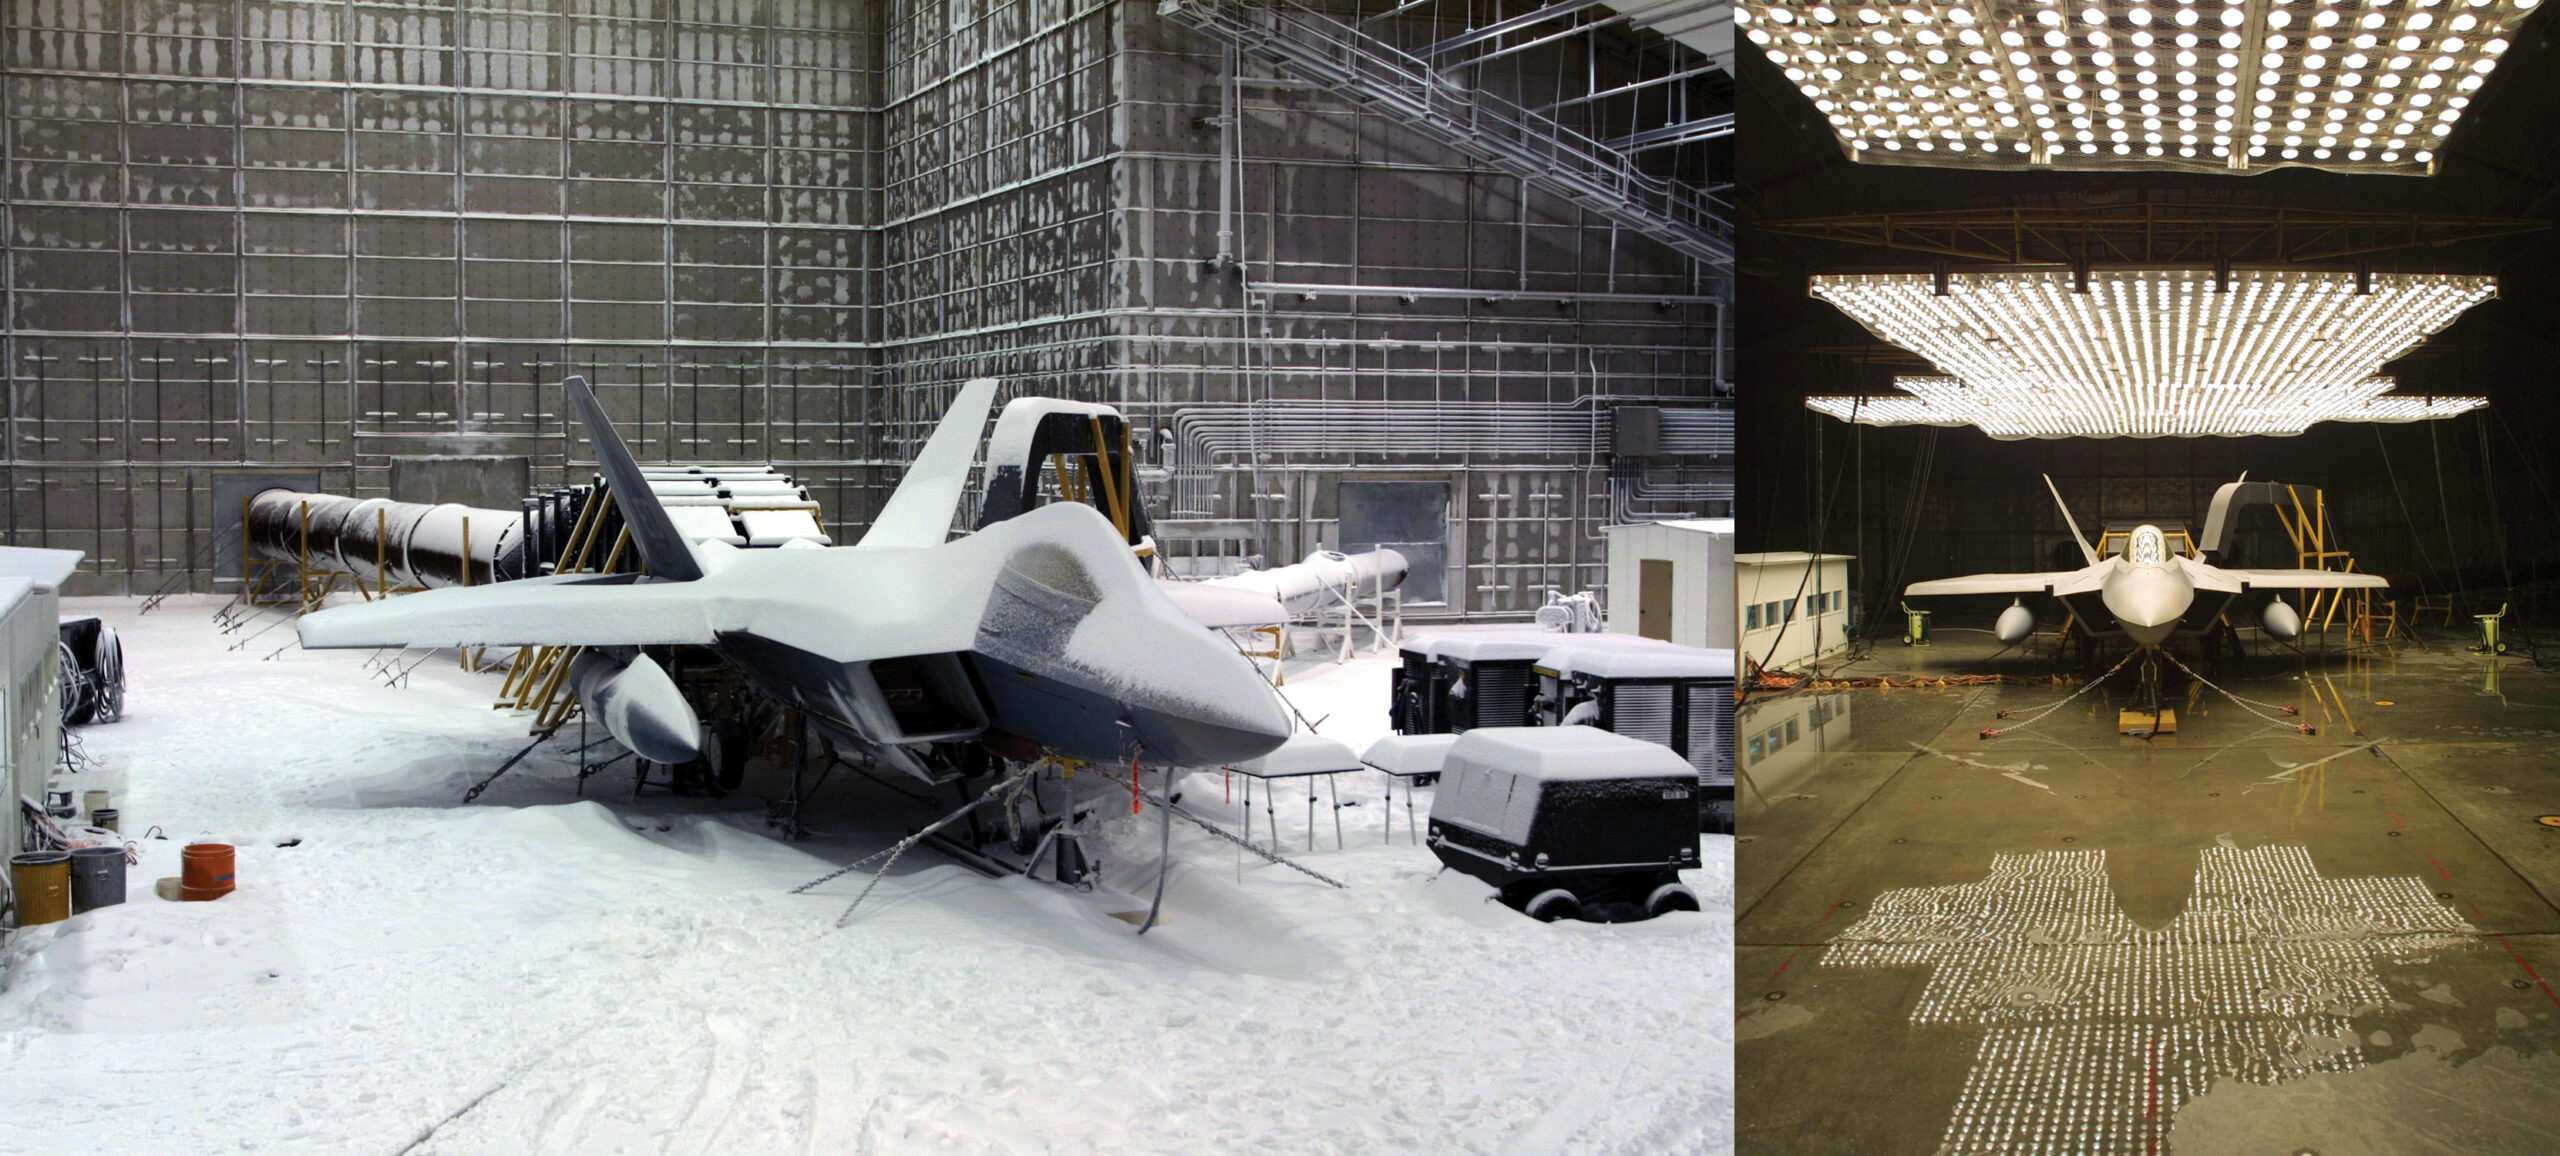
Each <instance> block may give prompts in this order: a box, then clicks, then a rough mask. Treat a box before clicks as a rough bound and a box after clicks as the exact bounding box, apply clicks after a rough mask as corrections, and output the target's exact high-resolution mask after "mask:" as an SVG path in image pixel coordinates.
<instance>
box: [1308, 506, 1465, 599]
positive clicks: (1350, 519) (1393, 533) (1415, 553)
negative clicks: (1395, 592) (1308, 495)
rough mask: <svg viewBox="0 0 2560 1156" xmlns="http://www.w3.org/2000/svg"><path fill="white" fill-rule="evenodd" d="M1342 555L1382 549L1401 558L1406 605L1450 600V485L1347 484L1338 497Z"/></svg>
mask: <svg viewBox="0 0 2560 1156" xmlns="http://www.w3.org/2000/svg"><path fill="white" fill-rule="evenodd" d="M1338 502H1339V513H1340V516H1341V519H1342V521H1341V528H1340V531H1339V533H1338V535H1337V536H1336V538H1335V541H1336V543H1338V545H1337V547H1336V548H1338V549H1340V550H1341V551H1342V552H1343V553H1345V554H1358V553H1362V552H1364V551H1368V550H1374V549H1377V548H1378V547H1380V546H1384V547H1386V548H1387V549H1390V550H1394V551H1396V552H1397V553H1400V554H1402V555H1404V560H1405V567H1406V569H1405V575H1404V585H1403V586H1401V587H1399V589H1400V590H1401V591H1402V592H1403V595H1404V604H1405V605H1406V606H1412V605H1415V604H1416V603H1426V604H1427V603H1442V602H1447V601H1448V600H1449V594H1448V585H1447V581H1446V572H1447V570H1448V566H1449V483H1447V482H1351V481H1346V482H1343V483H1342V485H1341V489H1340V493H1339V498H1338Z"/></svg>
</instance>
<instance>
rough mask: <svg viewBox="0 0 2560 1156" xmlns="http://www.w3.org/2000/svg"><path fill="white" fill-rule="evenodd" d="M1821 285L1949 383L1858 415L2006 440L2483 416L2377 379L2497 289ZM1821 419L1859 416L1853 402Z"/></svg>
mask: <svg viewBox="0 0 2560 1156" xmlns="http://www.w3.org/2000/svg"><path fill="white" fill-rule="evenodd" d="M2084 283H2085V289H2083V288H2082V285H2083V284H2084ZM1811 291H1812V294H1813V295H1814V296H1815V297H1818V298H1820V299H1822V300H1825V301H1828V302H1831V303H1832V304H1833V305H1835V306H1838V307H1839V308H1840V309H1841V310H1842V311H1843V312H1845V313H1847V314H1848V315H1849V316H1851V317H1852V318H1855V319H1856V320H1857V321H1858V323H1859V324H1861V325H1863V326H1865V327H1866V328H1867V329H1868V330H1869V331H1870V332H1872V333H1874V334H1875V335H1876V336H1878V337H1880V338H1883V339H1884V340H1886V341H1889V342H1892V343H1893V344H1895V345H1898V346H1901V347H1902V348H1904V349H1908V350H1910V351H1912V352H1913V353H1917V354H1919V355H1920V356H1922V357H1924V358H1926V359H1928V361H1929V362H1930V363H1931V364H1932V365H1935V366H1936V367H1937V368H1938V369H1940V370H1941V371H1943V372H1944V373H1945V374H1946V375H1947V376H1945V377H1940V378H1903V379H1899V380H1897V382H1896V383H1895V384H1896V386H1897V387H1898V388H1899V389H1901V390H1902V391H1903V394H1904V395H1905V396H1902V397H1887V398H1875V399H1868V400H1867V401H1866V402H1865V403H1863V405H1862V406H1861V407H1860V408H1861V409H1862V410H1863V412H1859V413H1857V414H1856V416H1855V420H1858V421H1861V422H1867V423H1871V424H1887V425H1893V424H1911V423H1918V424H1930V425H1955V424H1963V425H1975V426H1979V427H1981V428H1982V429H1983V430H1984V431H1985V432H1988V433H1990V434H1991V435H1992V436H1993V437H2197V436H2209V435H2245V434H2290V433H2300V432H2301V431H2302V430H2304V429H2306V428H2309V427H2310V426H2311V425H2313V424H2315V423H2318V422H2323V421H2418V420H2423V419H2427V418H2435V417H2446V416H2450V415H2452V414H2456V413H2461V412H2464V411H2466V410H2468V409H2471V408H2474V407H2476V406H2477V405H2479V404H2482V402H2481V401H2480V399H2477V398H2435V399H2422V398H2413V397H2402V396H2398V395H2392V394H2390V393H2389V390H2390V388H2391V385H2390V382H2389V381H2388V380H2387V379H2382V378H2378V377H2377V373H2378V372H2379V370H2380V369H2381V367H2382V365H2383V363H2385V362H2387V361H2389V360H2391V359H2392V358H2394V357H2397V356H2399V355H2400V354H2401V353H2403V352H2406V351H2407V350H2409V349H2410V348H2412V347H2414V346H2415V345H2417V344H2418V343H2419V342H2420V341H2423V340H2425V339H2426V337H2427V336H2428V335H2429V334H2432V333H2435V332H2436V331H2438V330H2441V329H2443V328H2444V327H2445V326H2447V325H2449V324H2451V323H2452V322H2453V320H2454V318H2456V317H2458V316H2460V315H2461V314H2462V312H2463V311H2464V310H2466V309H2469V308H2470V307H2472V306H2473V305H2476V304H2478V303H2480V302H2481V301H2484V300H2487V299H2488V298H2489V297H2491V296H2493V295H2495V294H2496V292H2497V279H2496V278H2495V277H2489V276H2474V275H2457V274H2436V273H2363V274H2359V273H2355V272H2335V271H2315V270H2233V271H2228V272H2225V273H2221V274H2217V273H2215V272H2214V271H2212V270H2095V271H2088V272H2080V273H2075V272H2073V271H2071V270H2033V271H2007V272H1988V273H1953V274H1945V275H1940V274H1931V273H1881V274H1824V275H1820V276H1816V277H1814V278H1813V279H1812V285H1811ZM1865 407H1873V408H1871V409H1867V408H1865ZM1814 408H1815V409H1817V410H1820V411H1822V412H1824V413H1830V414H1832V415H1833V416H1835V417H1840V418H1842V419H1844V420H1849V419H1851V416H1852V415H1851V412H1850V403H1849V402H1848V400H1847V399H1817V403H1816V404H1814Z"/></svg>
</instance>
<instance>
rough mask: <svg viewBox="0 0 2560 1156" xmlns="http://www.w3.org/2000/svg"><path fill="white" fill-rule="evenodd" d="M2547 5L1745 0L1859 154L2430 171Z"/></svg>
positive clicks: (1740, 15) (2006, 162)
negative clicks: (2529, 20)
mask: <svg viewBox="0 0 2560 1156" xmlns="http://www.w3.org/2000/svg"><path fill="white" fill-rule="evenodd" d="M2539 4H2540V0H2156V2H2154V0H2067V2H2066V0H2001V2H1999V3H1989V2H1985V0H1948V2H1927V0H1905V2H1900V3H1886V2H1883V0H1869V2H1867V3H1863V4H1859V3H1847V2H1844V0H1775V2H1771V0H1742V2H1741V3H1739V4H1738V5H1736V7H1735V9H1734V20H1735V22H1736V23H1738V24H1741V25H1742V26H1743V29H1744V32H1745V34H1746V35H1748V36H1749V37H1750V38H1751V41H1752V42H1753V43H1755V44H1758V45H1759V46H1760V47H1761V49H1762V50H1763V51H1764V52H1766V53H1767V54H1768V57H1769V59H1770V61H1771V62H1773V63H1775V64H1777V65H1778V66H1779V67H1780V68H1782V69H1784V70H1785V72H1786V75H1787V79H1788V80H1790V81H1792V82H1794V83H1795V85H1796V86H1797V87H1798V88H1799V89H1801V90H1802V91H1803V92H1804V94H1805V95H1806V96H1807V97H1809V98H1811V99H1812V101H1813V103H1814V107H1815V108H1817V109H1820V110H1821V111H1822V113H1823V115H1825V116H1827V117H1829V118H1830V121H1831V127H1832V129H1833V131H1835V132H1837V133H1838V134H1839V136H1840V140H1841V143H1842V144H1843V145H1844V146H1846V147H1847V148H1848V149H1849V153H1850V155H1851V156H1852V157H1855V158H1857V159H1859V160H1891V161H1899V162H1903V163H1911V164H1941V165H1960V166H1966V165H1969V166H1977V167H1992V168H2022V167H2026V166H2030V165H2057V166H2067V167H2079V168H2099V167H2114V166H2123V165H2147V166H2152V167H2210V168H2218V169H2222V168H2227V169H2245V168H2252V167H2264V166H2268V165H2280V164H2301V165H2310V166H2314V167H2317V168H2325V169H2335V170H2340V171H2346V172H2413V173H2416V172H2426V171H2428V169H2429V168H2430V166H2431V163H2432V162H2433V161H2434V160H2435V150H2436V149H2437V148H2438V147H2439V144H2440V142H2441V141H2442V139H2443V138H2444V137H2445V136H2447V135H2449V134H2450V133H2452V132H2453V126H2454V124H2455V122H2456V121H2458V120H2459V119H2460V118H2461V116H2462V110H2463V109H2464V108H2465V107H2467V106H2468V105H2469V104H2470V103H2471V97H2472V94H2473V93H2475V92H2477V91H2478V90H2479V88H2480V86H2481V85H2482V84H2483V83H2485V82H2487V80H2488V78H2489V74H2490V72H2491V71H2493V70H2494V69H2495V68H2496V67H2497V63H2498V58H2499V56H2500V55H2501V54H2503V53H2505V52H2506V50H2507V47H2508V45H2509V42H2510V41H2512V40H2513V39H2514V34H2513V30H2514V29H2515V28H2516V26H2517V25H2518V24H2520V23H2522V22H2523V21H2524V19H2525V18H2526V17H2527V16H2529V15H2530V14H2531V13H2532V11H2533V9H2534V8H2536V7H2537V6H2538V5H2539Z"/></svg>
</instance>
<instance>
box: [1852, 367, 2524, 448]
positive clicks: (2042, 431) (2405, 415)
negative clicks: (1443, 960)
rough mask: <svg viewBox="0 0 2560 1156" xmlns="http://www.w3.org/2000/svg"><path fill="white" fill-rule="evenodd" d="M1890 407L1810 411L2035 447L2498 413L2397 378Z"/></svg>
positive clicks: (1869, 404)
mask: <svg viewBox="0 0 2560 1156" xmlns="http://www.w3.org/2000/svg"><path fill="white" fill-rule="evenodd" d="M1893 387H1894V389H1896V390H1898V391H1900V392H1898V393H1895V394H1891V395H1887V396H1882V397H1816V398H1808V399H1806V401H1805V405H1806V407H1807V408H1810V409H1812V410H1814V411H1815V412H1817V413H1822V414H1827V415H1829V416H1831V417H1835V418H1838V419H1840V420H1842V421H1854V422H1856V423H1858V424H1860V425H1875V426H1897V425H1934V426H1967V425H1969V426H1974V427H1976V428H1978V429H1980V430H1981V431H1982V432H1984V433H1986V434H1989V435H1991V436H1992V437H1993V438H1996V439H1998V440H2001V441H2018V440H2022V439H2026V438H2118V437H2250V436H2274V437H2284V436H2290V435H2293V434H2298V433H2301V432H2302V431H2304V430H2307V429H2310V428H2311V427H2312V426H2314V425H2317V424H2319V423H2321V422H2330V421H2360V422H2409V421H2428V420H2432V419H2435V418H2442V417H2452V416H2454V415H2456V414H2461V413H2468V412H2470V411H2472V410H2475V409H2478V408H2480V407H2482V406H2485V405H2487V404H2489V401H2488V399H2487V398H2480V397H2417V396H2408V395H2398V394H2393V393H2391V392H2390V391H2391V388H2392V383H2391V381H2390V379H2388V378H2376V379H2374V380H2371V381H2365V382H2359V383H2357V384H2355V385H2353V386H2348V387H2345V388H2339V387H2335V386H2239V387H2224V388H2196V389H2186V390H2151V391H2112V390H2091V389H2080V388H2076V387H2071V386H2059V387H2054V386H2028V387H1999V386H1994V387H1989V388H1975V387H1971V386H1968V385H1966V384H1965V383H1963V382H1961V381H1957V380H1956V379H1954V378H1951V377H1897V378H1895V379H1894V381H1893Z"/></svg>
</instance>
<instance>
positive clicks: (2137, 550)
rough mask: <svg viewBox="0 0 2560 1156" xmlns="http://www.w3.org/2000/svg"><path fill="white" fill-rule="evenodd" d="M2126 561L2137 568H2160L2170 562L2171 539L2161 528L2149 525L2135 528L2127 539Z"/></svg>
mask: <svg viewBox="0 0 2560 1156" xmlns="http://www.w3.org/2000/svg"><path fill="white" fill-rule="evenodd" d="M2124 560H2125V561H2127V562H2131V563H2133V564H2134V565H2136V566H2158V565H2160V564H2162V563H2164V562H2167V561H2168V560H2169V537H2168V535H2166V534H2163V533H2161V532H2160V527H2158V526H2154V525H2150V524H2148V523H2146V524H2144V525H2140V526H2136V527H2134V528H2133V533H2132V534H2130V535H2128V536H2127V537H2126V538H2125V543H2124Z"/></svg>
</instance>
